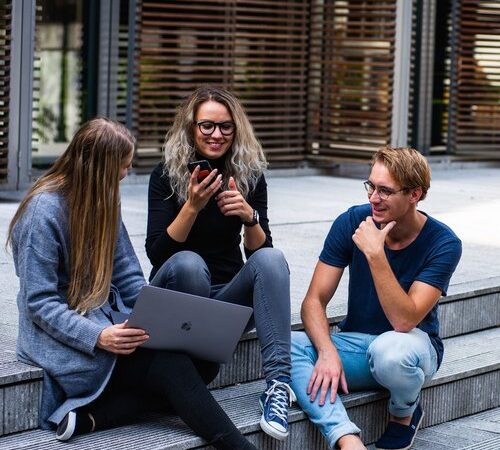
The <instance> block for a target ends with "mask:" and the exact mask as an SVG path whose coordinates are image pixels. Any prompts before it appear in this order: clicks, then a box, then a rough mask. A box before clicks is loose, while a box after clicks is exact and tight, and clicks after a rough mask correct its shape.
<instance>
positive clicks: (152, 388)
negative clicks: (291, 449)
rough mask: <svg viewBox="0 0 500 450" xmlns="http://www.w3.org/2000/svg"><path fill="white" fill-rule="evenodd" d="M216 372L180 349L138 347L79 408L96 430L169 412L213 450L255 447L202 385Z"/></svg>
mask: <svg viewBox="0 0 500 450" xmlns="http://www.w3.org/2000/svg"><path fill="white" fill-rule="evenodd" d="M218 370H219V365H218V364H216V363H211V362H207V361H200V360H196V359H193V358H191V357H189V356H188V355H185V354H183V353H175V352H171V351H160V350H148V349H141V348H139V349H137V350H136V351H135V352H134V353H132V354H131V355H128V356H119V357H118V361H117V363H116V366H115V368H114V370H113V373H112V375H111V379H110V381H109V383H108V385H107V386H106V388H105V390H104V392H103V393H102V394H101V395H100V396H99V398H97V399H96V400H95V401H94V402H92V403H90V404H89V405H87V406H86V407H84V408H82V409H83V410H84V411H86V412H90V413H91V414H92V415H93V417H94V419H95V422H96V430H97V429H105V428H111V427H116V426H120V425H125V424H129V423H132V422H135V421H137V415H138V414H140V413H143V412H146V411H154V410H163V411H169V412H172V413H174V414H177V415H178V416H179V417H180V418H181V419H182V420H183V421H184V422H185V423H186V425H188V426H189V427H190V428H191V429H192V430H193V431H194V432H195V433H196V434H197V435H199V436H201V437H203V438H204V439H205V440H206V441H207V442H209V443H210V444H211V445H213V446H214V447H215V448H217V449H223V450H225V449H228V450H229V449H245V450H246V449H254V450H256V448H255V447H254V446H253V445H252V444H250V443H249V442H248V441H247V440H246V439H245V437H244V436H243V435H242V434H241V433H240V432H239V431H238V429H237V428H236V427H235V426H234V424H233V423H232V422H231V420H230V419H229V417H228V416H227V415H226V413H225V412H224V411H223V410H222V408H221V407H220V406H219V404H218V403H217V402H216V401H215V399H214V398H213V397H212V394H211V393H210V392H209V390H208V389H207V387H206V384H208V383H210V382H211V381H212V380H213V379H214V378H215V377H216V376H217V373H218Z"/></svg>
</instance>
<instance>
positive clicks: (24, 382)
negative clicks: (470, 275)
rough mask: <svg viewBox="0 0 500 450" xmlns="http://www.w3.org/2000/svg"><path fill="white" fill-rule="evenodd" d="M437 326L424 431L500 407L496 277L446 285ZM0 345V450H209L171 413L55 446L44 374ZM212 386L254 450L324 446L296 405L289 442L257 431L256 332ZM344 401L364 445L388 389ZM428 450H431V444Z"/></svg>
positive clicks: (378, 424) (8, 344) (337, 316)
mask: <svg viewBox="0 0 500 450" xmlns="http://www.w3.org/2000/svg"><path fill="white" fill-rule="evenodd" d="M332 303H333V302H332ZM335 303H336V305H335V306H333V307H332V308H331V309H329V315H330V321H331V324H332V327H335V325H336V324H337V323H338V322H339V321H340V320H341V319H342V317H343V315H344V314H345V308H346V306H345V302H339V300H338V299H336V301H335ZM339 303H340V304H339ZM440 322H441V336H443V337H444V338H446V339H445V357H444V361H443V364H442V366H441V368H440V370H439V372H438V373H437V374H436V376H435V377H434V379H433V380H432V381H431V382H430V383H429V384H428V385H427V386H426V387H425V388H424V391H423V393H422V402H423V407H424V410H425V412H426V416H425V419H424V424H423V426H424V427H429V426H432V425H436V424H440V423H444V422H448V421H450V420H453V419H457V418H459V417H463V416H468V415H471V414H475V413H478V412H481V411H485V410H488V409H492V408H496V407H498V406H500V388H499V386H500V328H499V325H500V277H495V278H489V279H486V280H481V281H476V282H473V283H463V284H455V285H452V286H450V289H449V295H448V297H446V298H443V299H442V300H441V306H440ZM293 329H301V324H300V322H299V321H296V323H294V324H293ZM0 344H1V349H2V350H1V352H0V405H2V407H1V408H0V436H3V437H0V450H1V449H26V450H27V449H41V448H43V449H52V448H66V449H72V448H78V449H106V450H109V449H114V448H131V449H158V450H159V449H189V448H203V447H206V445H205V443H204V441H203V440H202V439H200V438H198V437H197V436H195V435H194V434H193V433H192V432H191V431H190V430H188V429H187V428H186V427H185V426H184V425H183V424H182V422H181V421H180V420H179V419H178V418H176V417H168V416H148V417H146V418H144V419H143V420H142V421H141V422H140V423H138V424H135V425H132V426H127V427H122V428H117V429H113V430H108V431H103V432H98V433H94V434H90V435H86V436H80V437H77V438H74V439H72V440H71V441H70V442H69V443H64V444H63V443H59V442H57V441H55V438H54V433H53V432H46V431H42V430H39V429H36V426H37V421H38V417H37V416H38V403H39V399H40V392H41V380H42V377H43V373H42V370H40V369H38V368H34V367H30V366H26V365H24V364H21V363H19V362H17V361H16V359H15V353H14V342H13V340H12V339H8V338H3V340H2V338H1V337H0ZM211 388H213V394H214V396H215V397H216V398H217V400H218V401H219V402H220V404H221V405H222V406H223V407H224V409H225V410H226V411H227V413H228V414H229V416H230V417H231V418H232V420H233V421H234V422H235V424H236V425H237V426H238V427H239V428H240V429H241V430H242V432H244V433H245V434H247V435H248V437H249V440H251V441H252V442H253V443H254V444H255V445H256V446H257V448H259V449H294V450H298V449H301V450H302V449H326V448H327V446H326V443H325V440H324V439H323V438H322V436H321V435H320V433H319V432H318V431H317V430H316V429H315V428H314V427H313V426H312V425H311V424H310V423H309V421H308V420H307V418H306V417H305V415H304V413H302V411H301V410H300V409H299V408H298V407H297V406H294V407H293V408H292V410H291V412H290V422H291V431H290V437H289V438H288V439H287V441H285V442H284V443H280V442H278V441H275V440H273V439H271V438H269V437H268V436H267V435H265V434H264V433H263V432H261V431H260V428H259V425H258V423H259V418H260V413H259V408H258V397H259V395H260V393H261V392H262V391H263V389H264V382H263V380H262V379H261V370H260V352H259V347H258V342H257V338H256V335H255V333H254V332H253V333H249V334H248V335H246V336H245V337H244V338H243V339H242V340H241V342H240V344H239V345H238V348H237V351H236V352H235V355H234V358H233V362H232V363H231V364H228V365H226V366H223V367H222V369H221V372H220V374H219V376H218V378H217V379H216V380H215V381H214V382H213V383H212V385H211ZM343 398H344V401H345V403H346V406H347V408H348V410H349V414H350V416H351V417H352V419H353V420H354V422H355V423H357V424H358V426H360V428H361V429H362V430H363V439H364V441H365V442H366V443H371V442H373V441H374V440H375V439H376V438H377V437H378V436H379V435H380V434H381V433H382V431H383V429H384V427H385V423H386V417H387V412H386V402H387V394H386V392H383V391H370V392H360V393H354V394H349V395H345V396H343ZM419 448H422V449H423V448H425V447H422V446H420V447H419ZM431 448H434V447H432V446H429V447H428V449H429V450H430V449H431ZM477 448H482V447H477ZM492 448H493V447H492ZM495 448H500V447H495Z"/></svg>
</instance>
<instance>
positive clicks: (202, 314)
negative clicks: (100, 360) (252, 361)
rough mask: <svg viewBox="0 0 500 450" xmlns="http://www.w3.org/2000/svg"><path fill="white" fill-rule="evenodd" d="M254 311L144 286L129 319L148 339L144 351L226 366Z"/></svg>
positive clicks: (218, 301)
mask: <svg viewBox="0 0 500 450" xmlns="http://www.w3.org/2000/svg"><path fill="white" fill-rule="evenodd" d="M252 312H253V310H252V308H249V307H247V306H241V305H235V304H232V303H228V302H223V301H220V300H214V299H212V298H206V297H199V296H197V295H192V294H186V293H184V292H177V291H171V290H169V289H162V288H159V287H155V286H144V287H143V288H142V289H141V291H140V293H139V297H138V299H137V301H136V303H135V306H134V309H133V310H132V313H131V314H130V317H129V319H128V326H129V327H135V328H142V329H144V330H146V331H147V332H148V334H149V339H148V340H147V341H146V342H145V343H144V344H143V345H142V347H145V348H152V349H161V350H176V351H181V352H185V353H188V354H189V355H191V356H194V357H196V358H200V359H204V360H207V361H216V362H227V361H229V360H230V359H231V357H232V354H233V352H234V349H235V348H236V345H237V344H238V341H239V339H240V337H241V335H242V334H243V331H244V330H245V326H246V325H247V323H248V320H249V319H250V316H251V315H252Z"/></svg>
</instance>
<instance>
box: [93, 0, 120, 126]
mask: <svg viewBox="0 0 500 450" xmlns="http://www.w3.org/2000/svg"><path fill="white" fill-rule="evenodd" d="M99 22H100V24H99V38H100V39H99V67H98V75H97V114H98V115H100V116H106V117H111V118H116V100H117V95H118V39H119V27H120V0H101V2H100V14H99Z"/></svg>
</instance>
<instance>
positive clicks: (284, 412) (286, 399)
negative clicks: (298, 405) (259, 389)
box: [265, 380, 297, 421]
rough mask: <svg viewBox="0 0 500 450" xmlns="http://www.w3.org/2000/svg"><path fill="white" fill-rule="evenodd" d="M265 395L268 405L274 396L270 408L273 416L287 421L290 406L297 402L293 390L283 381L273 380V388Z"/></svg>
mask: <svg viewBox="0 0 500 450" xmlns="http://www.w3.org/2000/svg"><path fill="white" fill-rule="evenodd" d="M265 394H266V403H267V401H268V400H269V398H270V397H271V396H272V397H271V403H270V406H269V410H270V412H271V414H274V415H275V416H277V417H278V418H280V419H281V420H283V421H286V420H287V416H288V404H289V405H290V406H292V403H293V402H294V401H296V400H297V397H295V393H294V392H293V391H292V388H291V387H290V386H289V385H288V384H287V383H284V382H283V381H278V380H273V381H272V384H271V386H269V387H268V388H267V390H266V392H265Z"/></svg>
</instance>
